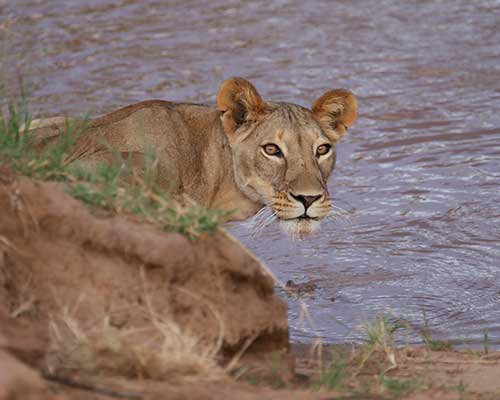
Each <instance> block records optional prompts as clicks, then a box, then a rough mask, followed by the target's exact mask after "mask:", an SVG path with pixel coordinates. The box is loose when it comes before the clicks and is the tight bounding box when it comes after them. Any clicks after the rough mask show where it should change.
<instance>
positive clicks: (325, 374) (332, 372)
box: [314, 362, 347, 391]
mask: <svg viewBox="0 0 500 400" xmlns="http://www.w3.org/2000/svg"><path fill="white" fill-rule="evenodd" d="M346 378H347V364H346V363H345V362H334V363H332V364H331V365H330V366H329V367H328V368H326V369H325V370H324V371H321V373H320V376H319V380H318V381H317V382H316V384H315V385H314V386H315V387H317V388H326V389H331V390H338V391H342V390H345V380H346Z"/></svg>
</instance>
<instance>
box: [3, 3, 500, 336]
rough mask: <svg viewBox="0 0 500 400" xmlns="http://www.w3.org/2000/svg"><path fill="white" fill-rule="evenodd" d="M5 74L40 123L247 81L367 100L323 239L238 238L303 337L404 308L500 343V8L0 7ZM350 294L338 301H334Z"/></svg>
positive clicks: (341, 331)
mask: <svg viewBox="0 0 500 400" xmlns="http://www.w3.org/2000/svg"><path fill="white" fill-rule="evenodd" d="M0 39H1V40H0V43H1V46H0V54H1V55H2V57H1V64H0V77H1V78H2V82H6V83H7V86H8V88H11V87H14V86H16V82H17V80H16V79H15V78H16V77H17V76H23V77H24V78H25V80H27V81H29V83H30V84H31V86H30V87H31V93H30V104H31V108H32V110H33V111H35V112H36V113H37V114H38V115H45V116H49V115H61V114H75V113H76V114H83V113H87V112H91V113H92V114H94V115H96V114H102V113H104V112H108V111H110V110H113V109H116V108H118V107H120V106H123V105H127V104H130V103H133V102H137V101H140V100H144V99H150V98H161V99H168V100H182V101H192V102H193V101H194V102H209V103H213V102H214V100H215V93H216V92H217V90H218V87H219V85H220V83H221V82H222V80H223V79H225V78H227V77H230V76H243V77H246V78H247V79H250V80H251V81H252V82H254V83H255V84H256V86H257V87H258V89H259V90H260V92H261V94H262V95H263V96H264V97H267V98H270V99H273V100H287V101H294V102H296V103H299V104H302V105H310V104H311V103H312V101H314V99H316V98H317V97H319V96H320V95H321V94H322V93H323V92H324V91H326V90H327V89H331V88H335V87H345V88H349V89H351V90H353V91H354V92H355V93H356V95H357V96H358V98H359V103H360V119H359V121H358V123H357V124H356V125H355V127H354V128H353V129H352V131H351V132H350V133H349V136H348V137H347V138H346V140H345V141H344V142H343V144H341V145H340V146H339V149H338V153H339V154H338V162H337V169H336V171H335V174H334V176H333V179H332V180H331V182H330V190H331V193H332V194H333V197H334V200H335V204H336V205H338V206H340V207H342V208H343V209H345V212H343V213H342V215H340V216H339V217H338V218H337V219H336V220H335V221H330V222H327V223H325V224H324V226H323V229H322V231H321V232H320V233H319V234H318V235H316V237H314V239H312V240H305V241H302V242H293V241H291V240H290V239H288V238H287V237H284V236H283V235H282V233H281V232H280V231H279V228H278V227H276V226H270V227H268V228H267V229H265V230H264V231H263V232H262V233H261V235H260V236H259V237H252V236H251V229H249V228H248V227H246V226H244V225H243V224H240V225H236V226H233V227H232V228H231V229H232V231H233V232H234V233H235V234H236V235H237V236H238V237H239V238H240V239H241V240H242V241H243V242H244V243H246V244H247V245H248V246H249V247H250V248H251V249H252V250H254V251H255V253H256V254H258V255H259V257H260V258H261V259H262V260H264V261H265V262H266V263H267V264H268V266H269V267H270V268H271V269H272V270H273V272H274V273H275V274H276V275H277V276H278V277H279V278H280V279H281V280H283V281H286V280H288V279H292V280H294V281H295V282H306V281H314V282H316V284H317V286H318V287H317V289H316V291H315V292H314V294H313V295H312V296H311V297H307V298H305V299H304V300H303V301H304V302H305V304H307V306H308V309H309V313H310V315H311V317H312V320H313V321H314V327H313V326H311V325H310V324H308V323H303V322H301V317H300V313H301V310H302V308H303V307H302V306H301V305H300V303H299V302H298V301H296V300H294V299H293V298H287V297H286V296H285V294H284V293H283V292H281V294H282V295H283V296H284V297H285V298H286V299H287V300H288V301H289V305H290V311H289V312H290V324H291V336H292V339H293V340H297V341H306V342H307V341H311V340H312V339H313V338H314V337H315V336H316V335H320V336H321V337H323V338H324V339H325V340H326V341H327V342H331V343H340V342H345V341H350V340H359V339H360V338H362V337H363V336H364V334H363V332H362V331H361V330H360V328H359V327H360V325H361V324H362V322H363V321H365V320H366V319H369V318H373V317H374V316H375V315H377V314H381V313H388V314H390V315H393V316H399V317H403V318H406V319H407V320H408V321H410V322H411V326H412V327H413V328H408V329H407V336H405V339H404V340H408V341H409V342H418V341H419V340H421V339H420V335H419V334H418V331H419V329H422V327H423V325H424V321H423V320H424V317H423V316H424V314H425V319H427V321H428V324H429V325H430V328H431V329H432V331H433V332H434V335H435V336H436V337H438V338H447V339H451V340H453V341H454V342H456V343H471V344H477V345H479V344H480V343H481V341H482V340H483V335H484V332H485V330H487V331H488V335H489V340H490V342H491V343H492V344H496V345H500V307H499V305H500V304H499V303H500V265H499V264H500V204H499V193H500V188H499V186H500V168H499V164H500V1H497V0H489V1H488V0H484V1H476V2H470V1H465V0H456V1H455V0H442V1H416V0H415V1H407V2H398V1H389V0H382V1H377V2H372V1H368V0H365V1H358V2H351V1H348V0H345V1H335V2H330V1H315V2H299V1H281V0H279V1H278V0H276V1H265V2H264V1H261V2H237V1H212V2H209V3H208V4H206V3H205V2H201V1H139V0H122V1H111V0H109V1H97V0H94V1H85V2H82V1H79V0H51V1H50V2H47V1H37V0H16V1H5V0H0ZM332 300H333V301H332Z"/></svg>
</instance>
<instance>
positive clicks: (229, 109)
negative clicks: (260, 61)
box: [30, 78, 358, 237]
mask: <svg viewBox="0 0 500 400" xmlns="http://www.w3.org/2000/svg"><path fill="white" fill-rule="evenodd" d="M357 111H358V106H357V103H356V99H355V97H354V95H353V94H352V93H351V92H349V91H347V90H344V89H337V90H331V91H328V92H326V93H325V94H324V95H323V96H321V97H320V98H319V99H318V100H316V102H315V103H314V104H313V106H312V109H311V110H309V109H307V108H305V107H301V106H299V105H296V104H291V103H277V102H276V103H275V102H268V101H264V100H263V99H262V97H261V96H260V95H259V93H258V92H257V90H256V89H255V87H254V86H253V85H252V84H251V83H250V82H248V81H246V80H244V79H242V78H231V79H228V80H226V81H225V82H224V83H223V84H222V87H221V88H220V91H219V94H218V96H217V107H216V108H212V107H208V106H204V105H194V104H182V103H172V102H167V101H160V100H151V101H145V102H142V103H138V104H134V105H131V106H128V107H125V108H122V109H120V110H118V111H115V112H112V113H110V114H108V115H105V116H103V117H100V118H97V119H94V120H91V121H90V122H88V123H87V124H86V128H85V133H84V134H83V135H82V137H80V138H79V139H78V141H77V143H76V145H75V146H74V147H73V148H72V149H71V151H70V152H69V153H68V154H67V155H66V161H67V162H75V161H78V162H79V163H81V164H85V165H88V166H89V167H95V166H96V165H97V164H98V163H102V162H110V161H111V160H113V158H114V157H115V156H116V153H117V152H118V153H121V155H122V156H124V157H125V158H126V159H128V160H130V161H131V162H132V164H133V167H135V168H137V169H141V168H143V167H144V149H145V146H146V145H148V146H153V147H154V149H155V150H156V157H157V171H156V172H157V176H158V179H159V182H160V184H161V185H162V186H163V187H164V188H165V189H168V190H169V191H170V192H171V193H172V194H173V195H179V194H187V195H188V196H190V197H191V198H192V199H194V200H195V201H197V202H198V203H200V204H201V205H203V206H206V207H213V208H221V209H225V210H230V211H232V213H231V214H230V217H229V219H230V220H241V219H245V218H248V217H250V216H252V215H254V214H255V213H256V212H257V211H259V210H260V209H261V208H262V207H266V206H267V207H269V208H270V209H271V211H272V213H273V216H275V217H276V218H277V220H278V221H279V222H280V223H281V225H282V226H283V227H284V229H285V231H286V232H288V233H289V234H291V235H293V236H299V237H302V236H305V235H307V234H309V233H311V232H313V231H314V230H315V229H316V228H317V227H318V226H319V223H320V221H321V220H322V219H323V218H325V217H326V216H328V215H329V213H330V212H331V208H332V202H331V199H330V195H329V193H328V187H327V181H328V178H329V177H330V175H331V173H332V171H333V169H334V167H335V159H336V149H335V147H336V144H337V143H338V141H339V140H340V139H341V138H342V137H343V136H344V135H345V133H346V132H347V129H348V128H350V127H351V126H352V125H353V124H354V122H355V121H356V118H357ZM66 122H67V121H66V119H65V118H61V117H56V118H50V119H47V120H37V121H33V123H32V124H31V126H30V130H32V131H34V132H35V133H36V138H37V143H39V146H45V145H46V144H47V143H50V142H51V141H52V140H57V137H58V136H59V135H60V134H61V133H63V132H64V131H65V130H66Z"/></svg>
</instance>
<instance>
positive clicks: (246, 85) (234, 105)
mask: <svg viewBox="0 0 500 400" xmlns="http://www.w3.org/2000/svg"><path fill="white" fill-rule="evenodd" d="M217 109H218V110H219V111H221V112H222V116H221V120H222V126H223V128H224V131H225V132H226V133H227V134H232V133H234V132H235V131H236V129H238V128H239V127H240V126H241V125H242V124H244V123H245V122H247V121H252V120H253V121H255V120H257V119H258V116H259V114H262V113H263V112H264V110H265V103H264V101H263V100H262V97H260V94H259V92H257V89H255V87H254V86H253V85H252V84H251V83H250V82H248V81H247V80H245V79H243V78H231V79H228V80H226V81H224V82H223V83H222V86H221V88H220V90H219V94H218V95H217Z"/></svg>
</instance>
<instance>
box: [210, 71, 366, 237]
mask: <svg viewBox="0 0 500 400" xmlns="http://www.w3.org/2000/svg"><path fill="white" fill-rule="evenodd" d="M217 107H218V109H219V111H220V112H221V119H222V125H223V128H224V131H225V133H226V134H227V136H228V138H229V143H230V146H231V152H232V157H233V169H234V175H235V180H236V184H237V185H238V187H239V189H240V190H241V191H242V192H243V193H244V194H245V195H246V196H247V197H249V198H250V199H252V200H253V201H256V202H260V203H261V204H264V205H266V206H268V207H270V208H271V210H272V212H273V213H274V214H275V215H276V217H277V218H278V220H279V221H280V223H281V224H282V225H283V227H284V228H285V230H286V231H287V232H288V233H290V234H292V235H294V236H304V235H307V234H309V233H311V232H312V231H313V230H315V229H316V228H317V227H318V226H319V221H320V220H321V219H323V218H325V217H326V216H328V215H329V213H330V212H331V208H332V202H331V199H330V194H329V193H328V187H327V180H328V178H329V177H330V175H331V174H332V171H333V169H334V167H335V159H336V152H335V146H336V144H337V142H338V141H339V140H340V139H341V138H342V137H343V136H344V135H345V133H346V132H347V129H348V128H350V127H351V126H352V125H353V124H354V122H355V121H356V117H357V112H358V106H357V103H356V98H355V97H354V95H353V94H352V93H351V92H349V91H348V90H344V89H337V90H332V91H329V92H326V93H325V94H324V95H323V96H321V97H320V98H319V99H318V100H316V102H315V103H314V104H313V106H312V109H311V110H309V109H307V108H304V107H301V106H299V105H295V104H290V103H272V102H265V101H264V100H263V99H262V97H261V96H260V95H259V93H258V92H257V90H256V89H255V87H254V86H253V85H252V84H251V83H250V82H248V81H246V80H244V79H241V78H232V79H229V80H227V81H225V82H224V83H223V84H222V87H221V89H220V91H219V94H218V96H217Z"/></svg>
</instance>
